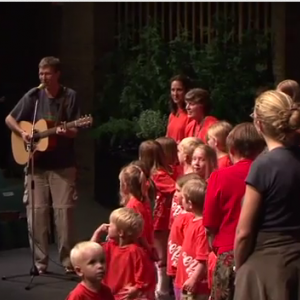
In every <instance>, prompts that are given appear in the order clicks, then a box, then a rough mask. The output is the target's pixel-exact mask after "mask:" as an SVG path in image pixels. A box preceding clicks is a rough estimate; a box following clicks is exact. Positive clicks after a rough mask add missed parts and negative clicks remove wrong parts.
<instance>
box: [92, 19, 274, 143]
mask: <svg viewBox="0 0 300 300" xmlns="http://www.w3.org/2000/svg"><path fill="white" fill-rule="evenodd" d="M232 28H233V27H232V23H231V21H230V20H229V21H228V20H218V21H217V22H216V23H215V26H214V34H215V35H214V36H213V38H212V39H211V42H210V44H206V45H203V46H202V47H200V46H198V45H195V44H193V43H192V42H191V41H190V38H189V36H190V33H189V32H185V31H182V32H181V33H180V34H179V35H178V36H177V37H176V38H175V39H174V40H172V41H166V40H164V39H163V38H162V37H161V28H160V26H159V25H158V24H155V23H152V24H150V25H149V26H147V27H145V28H144V29H143V30H142V31H140V32H136V31H135V29H132V28H131V29H130V30H129V28H124V34H122V35H121V36H119V37H118V40H119V48H117V49H116V50H115V51H114V52H113V53H110V55H109V56H107V57H106V58H105V64H106V65H109V70H110V72H108V74H107V75H106V76H105V78H102V77H101V78H100V79H99V87H100V91H101V92H100V93H99V97H98V99H97V101H96V102H97V103H96V107H97V112H96V115H98V120H99V123H98V125H99V126H98V128H97V130H96V131H95V136H97V137H98V138H101V137H102V136H103V135H106V136H111V141H110V142H111V144H114V143H117V142H118V143H119V142H120V141H124V140H126V139H135V138H143V139H147V138H156V137H159V136H162V135H164V134H165V130H166V123H167V116H168V114H169V104H168V102H169V94H170V81H169V80H170V78H171V77H173V76H174V75H176V74H179V73H183V74H186V75H188V76H190V77H191V78H192V79H193V80H194V83H195V86H198V87H202V88H205V89H208V90H209V91H210V94H211V99H212V104H213V110H212V112H211V114H213V115H215V116H217V117H218V118H220V119H226V120H228V121H230V122H231V123H233V124H235V123H239V122H242V121H245V120H247V119H248V115H249V113H250V111H251V109H252V107H253V102H254V94H255V91H256V90H257V89H258V88H259V87H261V86H270V85H271V84H272V82H273V76H272V57H271V51H270V49H271V47H270V38H269V36H268V35H267V36H266V35H263V34H262V33H260V32H257V31H247V32H245V33H244V35H243V36H242V38H241V40H240V41H238V39H237V37H236V36H234V31H233V30H232ZM136 36H138V37H139V43H138V44H136V43H135V40H134V39H133V37H136ZM96 119H97V117H96ZM100 122H101V123H100Z"/></svg>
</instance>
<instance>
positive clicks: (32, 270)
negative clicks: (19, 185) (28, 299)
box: [2, 97, 75, 291]
mask: <svg viewBox="0 0 300 300" xmlns="http://www.w3.org/2000/svg"><path fill="white" fill-rule="evenodd" d="M38 105H39V97H36V100H35V106H34V113H33V120H32V126H31V133H30V141H29V143H28V144H27V146H26V148H27V151H28V153H29V155H28V161H27V164H26V167H25V176H27V179H28V175H29V169H30V177H31V181H30V191H31V199H29V205H30V204H31V226H28V229H29V236H30V238H31V248H32V249H31V263H32V265H31V268H30V271H29V276H30V281H29V283H28V284H27V285H26V286H25V290H26V291H29V290H30V289H31V287H32V283H33V280H34V278H35V277H36V276H39V275H41V274H40V273H39V270H38V268H37V266H36V264H35V256H36V253H35V249H36V241H35V181H34V153H35V149H34V146H35V145H34V144H35V140H34V133H35V129H34V127H35V123H36V117H37V108H38ZM30 202H31V203H30ZM30 227H31V228H30ZM43 275H44V274H43ZM45 275H47V274H45ZM57 275H58V274H57ZM23 276H27V275H17V276H10V277H6V276H3V277H2V280H7V279H9V278H16V277H23ZM54 277H57V276H54ZM67 280H71V281H73V280H75V278H72V277H70V278H69V279H67Z"/></svg>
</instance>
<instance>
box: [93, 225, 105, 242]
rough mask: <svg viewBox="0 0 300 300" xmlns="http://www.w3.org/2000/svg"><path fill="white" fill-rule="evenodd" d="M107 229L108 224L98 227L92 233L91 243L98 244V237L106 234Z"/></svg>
mask: <svg viewBox="0 0 300 300" xmlns="http://www.w3.org/2000/svg"><path fill="white" fill-rule="evenodd" d="M108 228H109V224H106V223H104V224H102V225H100V226H99V227H98V228H97V229H96V231H95V232H94V234H93V236H92V238H91V241H92V242H96V243H98V242H99V240H100V235H101V234H103V233H108Z"/></svg>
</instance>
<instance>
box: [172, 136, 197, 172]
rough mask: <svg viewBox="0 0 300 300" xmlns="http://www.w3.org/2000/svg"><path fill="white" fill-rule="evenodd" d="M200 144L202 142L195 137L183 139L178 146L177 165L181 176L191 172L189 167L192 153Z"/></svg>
mask: <svg viewBox="0 0 300 300" xmlns="http://www.w3.org/2000/svg"><path fill="white" fill-rule="evenodd" d="M201 144H203V142H202V141H201V140H200V139H198V138H195V137H188V138H185V139H183V140H182V141H181V142H180V143H179V144H178V146H177V150H178V161H179V164H180V165H181V166H182V171H183V174H188V173H192V172H193V169H192V166H191V163H192V156H193V152H194V150H195V149H196V148H197V147H198V146H199V145H201Z"/></svg>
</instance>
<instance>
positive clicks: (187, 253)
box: [175, 218, 210, 295]
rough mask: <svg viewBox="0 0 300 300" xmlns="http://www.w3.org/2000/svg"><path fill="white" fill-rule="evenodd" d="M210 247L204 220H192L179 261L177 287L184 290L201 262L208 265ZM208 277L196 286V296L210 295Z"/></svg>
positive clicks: (187, 229) (186, 231) (187, 228)
mask: <svg viewBox="0 0 300 300" xmlns="http://www.w3.org/2000/svg"><path fill="white" fill-rule="evenodd" d="M208 255H209V246H208V241H207V237H206V234H205V228H204V226H203V223H202V218H201V219H197V220H194V219H193V218H192V219H191V220H190V222H189V224H188V226H187V227H186V230H185V236H184V240H183V243H182V247H181V253H180V256H179V259H178V265H177V273H176V279H175V286H176V287H177V288H179V289H182V287H183V284H184V283H185V282H186V280H187V279H188V278H189V277H190V276H191V275H192V273H193V271H194V270H195V268H196V266H197V265H198V264H199V261H202V262H204V263H205V264H206V263H207V260H208ZM209 293H210V290H209V288H208V282H207V276H205V278H204V279H202V280H199V282H198V283H197V284H196V291H195V294H196V295H209Z"/></svg>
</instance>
